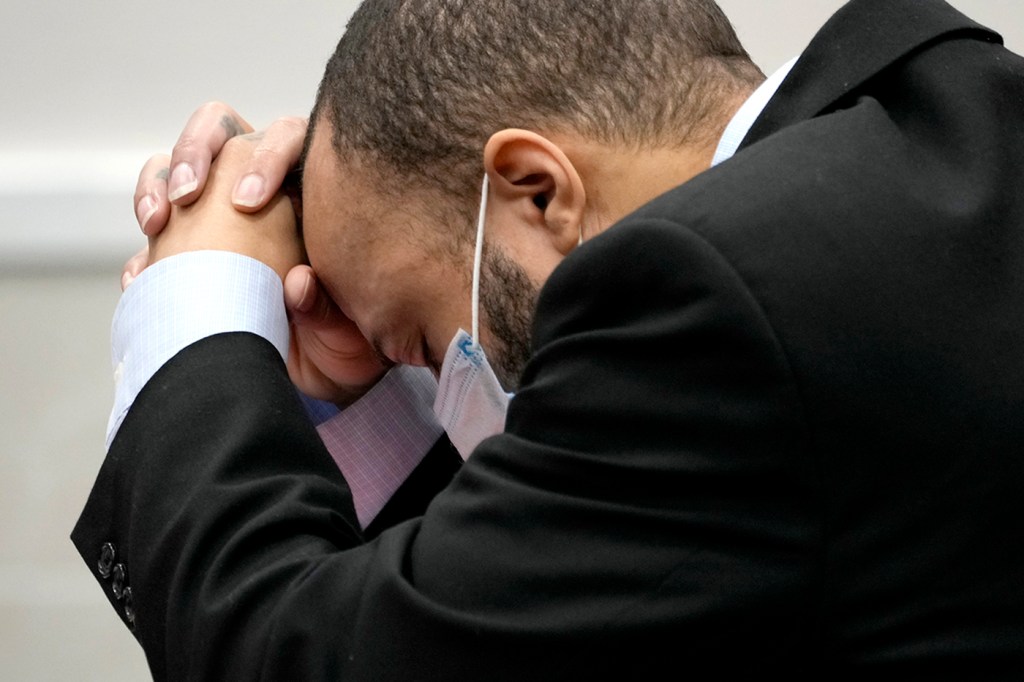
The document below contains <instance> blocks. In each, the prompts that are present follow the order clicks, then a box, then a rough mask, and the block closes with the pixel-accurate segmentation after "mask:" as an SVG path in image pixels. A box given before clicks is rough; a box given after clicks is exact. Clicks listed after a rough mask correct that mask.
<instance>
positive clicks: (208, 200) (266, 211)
mask: <svg viewBox="0 0 1024 682" xmlns="http://www.w3.org/2000/svg"><path fill="white" fill-rule="evenodd" d="M305 132H306V121H305V120H304V119H299V118H283V119H278V120H277V121H275V122H274V123H272V124H271V125H270V126H269V127H268V128H267V129H266V130H265V131H262V132H259V133H255V132H253V128H252V126H251V125H249V124H248V123H247V122H246V121H245V120H244V119H243V118H242V117H241V116H239V115H238V114H237V113H236V112H235V111H234V110H233V109H232V108H231V107H229V106H227V105H226V104H222V103H218V102H214V103H210V104H206V105H204V106H203V107H201V108H199V109H198V110H197V111H196V112H195V113H194V114H193V115H192V117H191V118H190V119H189V121H188V123H187V124H186V126H185V129H184V131H183V132H182V133H181V136H180V137H179V138H178V142H177V144H176V145H175V147H174V150H173V152H172V154H171V155H170V156H167V155H157V156H154V157H152V158H150V160H149V161H148V162H147V163H146V165H145V166H144V167H143V169H142V172H141V173H140V175H139V180H138V184H137V185H136V189H135V214H136V217H137V219H138V221H139V226H140V227H141V228H142V231H143V233H144V234H145V235H146V236H147V237H148V238H149V246H148V247H147V248H145V249H143V250H142V251H140V252H139V253H138V254H136V255H135V256H133V257H132V258H131V259H130V260H129V261H128V262H127V263H126V264H125V267H124V272H123V273H122V276H121V287H122V289H124V288H127V287H128V286H129V285H131V283H132V282H133V281H134V279H135V278H136V277H137V276H138V275H139V274H140V273H141V272H142V271H143V270H144V269H145V268H146V267H147V266H148V265H151V264H152V263H155V262H157V261H159V260H161V259H164V258H169V257H171V256H174V255H177V254H180V253H184V252H188V251H199V250H208V249H212V250H222V251H233V252H236V253H240V254H242V255H245V256H250V257H252V258H256V259H257V260H260V261H262V262H263V263H265V264H266V265H268V266H270V267H271V268H273V270H274V271H275V272H276V273H277V274H278V275H279V276H280V277H281V279H282V281H283V283H284V300H285V308H286V310H287V312H288V319H289V323H290V327H291V344H290V347H289V357H288V363H287V364H288V373H289V375H290V377H291V379H292V381H293V382H294V383H295V385H296V386H297V387H298V388H299V390H301V391H302V392H303V393H305V394H307V395H309V396H311V397H314V398H317V399H320V400H328V401H331V402H334V403H336V404H339V405H347V404H349V403H351V402H352V401H353V400H355V399H357V398H358V397H360V396H361V395H363V394H364V393H365V392H366V391H367V390H369V388H370V387H372V386H373V385H374V384H375V383H376V382H377V381H378V380H379V379H380V377H381V376H382V375H383V374H384V372H385V371H386V369H387V368H386V367H385V366H384V364H382V363H381V361H380V359H379V358H378V356H377V354H376V353H375V352H374V350H373V349H372V347H371V346H370V344H369V343H368V342H367V341H366V339H365V338H364V337H363V335H362V334H361V333H360V331H359V329H358V328H357V327H356V325H355V324H354V323H353V322H352V321H351V320H349V319H348V318H347V317H346V316H345V315H344V314H343V313H342V312H341V310H340V309H339V308H338V306H337V305H336V304H335V303H334V301H332V300H331V298H330V296H328V294H327V292H326V291H324V289H323V287H321V286H320V285H319V284H318V282H317V278H316V274H315V273H314V272H313V270H312V268H310V267H309V265H308V264H307V263H306V254H305V250H304V247H303V244H302V239H301V236H300V234H299V230H298V227H297V221H296V211H295V209H299V210H300V211H301V204H300V203H299V198H298V197H297V196H294V193H293V196H292V197H289V196H287V195H286V194H285V193H284V192H283V191H282V188H283V187H284V185H285V181H286V178H287V177H288V174H289V173H290V172H291V171H292V170H293V169H294V167H295V165H296V164H297V163H298V160H299V156H300V154H301V151H302V145H303V140H304V138H305ZM289 198H291V199H292V201H289ZM293 202H294V203H293Z"/></svg>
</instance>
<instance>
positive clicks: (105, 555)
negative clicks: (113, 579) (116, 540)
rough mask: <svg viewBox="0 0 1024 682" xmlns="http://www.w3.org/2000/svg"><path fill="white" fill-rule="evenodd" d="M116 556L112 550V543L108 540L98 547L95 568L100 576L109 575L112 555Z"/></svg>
mask: <svg viewBox="0 0 1024 682" xmlns="http://www.w3.org/2000/svg"><path fill="white" fill-rule="evenodd" d="M116 556H117V552H115V551H114V545H112V544H111V543H109V542H107V543H104V545H103V547H101V548H100V560H99V561H98V562H96V570H97V571H98V572H99V574H100V576H101V577H103V578H109V577H110V571H111V568H112V567H113V566H114V557H116Z"/></svg>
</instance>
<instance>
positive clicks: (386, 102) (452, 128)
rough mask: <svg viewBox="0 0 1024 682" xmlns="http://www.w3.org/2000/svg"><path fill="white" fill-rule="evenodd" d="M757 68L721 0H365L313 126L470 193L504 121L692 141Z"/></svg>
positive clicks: (406, 173) (360, 151) (344, 144)
mask: <svg viewBox="0 0 1024 682" xmlns="http://www.w3.org/2000/svg"><path fill="white" fill-rule="evenodd" d="M761 78H763V75H762V74H761V72H760V70H759V69H757V67H756V66H754V65H753V63H752V62H751V61H750V57H749V56H748V55H747V52H746V51H745V50H744V49H743V46H742V45H741V44H740V42H739V40H738V39H737V37H736V34H735V32H734V31H733V28H732V25H731V24H730V23H729V21H728V19H727V18H726V17H725V15H724V14H723V13H722V11H721V10H720V9H719V7H718V5H717V4H716V3H715V2H712V1H711V0H364V2H363V3H362V4H361V5H360V7H359V8H358V9H357V10H356V12H355V14H354V15H353V16H352V18H351V20H350V21H349V24H348V28H347V30H346V32H345V34H344V35H343V36H342V38H341V41H340V42H339V43H338V47H337V49H336V51H335V52H334V55H333V56H332V57H331V59H330V61H329V62H328V64H327V68H326V73H325V75H324V78H323V81H322V82H321V84H320V89H319V93H318V94H317V99H316V104H315V106H314V109H313V114H312V117H311V126H314V125H316V122H317V120H318V119H320V118H323V119H324V120H326V121H327V122H329V123H330V125H331V128H332V134H333V137H332V142H333V145H334V148H335V150H336V152H337V153H338V154H339V156H340V157H341V158H343V159H344V158H345V157H346V156H347V155H350V154H353V153H354V154H357V155H358V156H359V157H360V158H361V159H364V160H369V161H371V164H372V165H373V166H374V167H375V168H378V169H380V170H381V171H382V172H383V173H385V174H397V175H398V176H400V177H401V178H403V179H405V180H407V181H411V182H420V183H423V184H425V185H427V186H431V185H434V186H436V187H439V188H442V189H443V190H445V191H446V192H448V193H449V194H450V195H452V196H453V197H459V198H463V197H466V198H468V197H470V196H476V194H477V193H478V192H479V181H480V177H481V175H482V173H483V168H482V163H481V158H482V156H481V155H482V151H483V146H484V144H485V143H486V141H487V139H488V138H489V137H490V135H491V134H493V133H494V132H496V131H498V130H501V129H504V128H526V129H529V130H534V131H537V132H539V133H541V134H544V133H545V132H546V133H553V132H575V133H578V134H581V135H584V136H586V137H588V138H590V139H594V140H596V141H601V142H605V143H611V144H616V145H622V146H626V147H627V148H644V147H648V148H650V147H657V146H682V145H683V144H686V143H691V142H694V141H700V140H702V139H703V138H709V139H710V137H711V135H714V134H718V133H720V132H721V131H720V128H717V129H715V130H711V129H710V128H709V125H712V124H716V123H717V122H720V120H719V119H720V118H721V116H722V113H723V112H722V108H723V105H724V104H725V103H726V101H727V100H729V101H731V100H732V99H734V98H735V94H736V93H737V92H739V90H740V89H741V88H742V87H745V86H752V85H754V84H756V83H757V82H758V81H759V80H760V79H761ZM311 134H312V133H311ZM386 176H387V175H385V177H386Z"/></svg>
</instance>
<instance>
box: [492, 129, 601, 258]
mask: <svg viewBox="0 0 1024 682" xmlns="http://www.w3.org/2000/svg"><path fill="white" fill-rule="evenodd" d="M484 170H485V171H486V172H487V176H488V179H489V182H490V185H491V189H492V192H493V194H494V199H495V201H494V205H495V206H496V207H498V206H500V207H501V209H500V210H505V211H511V212H512V214H513V215H514V217H515V218H516V220H517V222H519V223H520V224H522V223H526V224H530V225H533V226H536V227H538V228H540V229H543V230H545V231H546V233H547V236H548V238H549V239H550V241H551V243H552V245H553V246H554V247H555V248H556V249H557V250H558V251H559V253H561V254H562V255H565V254H567V253H569V251H571V250H572V249H573V248H574V247H576V245H577V244H578V243H579V238H580V226H581V225H582V223H583V211H584V208H585V206H586V193H585V192H584V189H583V181H582V180H581V179H580V175H579V173H578V172H577V171H576V168H575V167H574V166H573V164H572V162H571V161H570V160H569V158H568V157H567V156H566V155H565V153H564V152H563V151H562V150H561V149H559V148H558V146H557V145H555V144H554V143H553V142H551V141H550V140H548V139H547V138H546V137H543V136H541V135H538V134H537V133H534V132H531V131H529V130H520V129H517V128H508V129H506V130H502V131H499V132H497V133H495V134H494V135H492V136H491V139H489V140H488V141H487V144H486V146H485V147H484Z"/></svg>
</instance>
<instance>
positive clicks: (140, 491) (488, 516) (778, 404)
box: [73, 221, 818, 680]
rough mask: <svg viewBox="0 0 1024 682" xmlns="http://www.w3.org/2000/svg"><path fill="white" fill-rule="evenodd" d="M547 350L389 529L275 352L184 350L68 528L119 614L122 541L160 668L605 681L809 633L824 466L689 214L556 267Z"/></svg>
mask: <svg viewBox="0 0 1024 682" xmlns="http://www.w3.org/2000/svg"><path fill="white" fill-rule="evenodd" d="M534 344H535V353H534V357H533V359H532V360H531V363H530V365H529V366H528V368H527V370H526V374H525V376H524V378H523V382H522V385H521V390H520V392H519V393H518V394H517V396H516V398H515V399H514V400H513V401H512V405H511V408H510V412H509V416H508V423H507V428H506V432H505V433H504V434H501V435H499V436H496V437H493V438H491V439H488V440H486V441H484V442H483V443H482V444H481V445H480V447H479V448H478V449H477V451H476V452H475V453H474V454H473V456H472V457H471V458H470V459H469V461H468V462H467V463H466V464H465V465H464V466H463V467H462V469H461V470H460V471H459V472H458V473H457V474H456V475H455V478H454V479H453V481H452V483H451V484H450V485H448V487H447V488H445V489H444V490H443V491H442V492H441V493H440V494H439V495H437V496H436V497H434V498H433V501H432V502H430V504H429V506H427V507H426V510H425V513H424V514H423V516H421V517H418V518H414V519H410V520H408V521H404V522H402V523H398V524H397V525H395V526H393V527H390V528H388V529H386V530H384V531H383V532H381V534H380V535H379V536H378V537H376V538H374V539H372V540H370V541H366V540H365V539H364V537H363V535H362V533H361V532H360V530H359V527H358V524H357V523H356V521H355V514H354V511H353V508H352V504H351V499H350V497H349V495H348V492H347V487H346V484H345V481H344V480H343V479H342V477H341V476H340V474H339V472H338V470H337V468H336V467H335V466H334V465H333V463H332V461H331V459H330V457H329V455H327V453H326V452H325V451H324V450H323V446H322V444H321V443H320V441H319V439H318V438H317V435H316V432H315V431H314V430H313V429H312V427H311V426H310V425H309V423H308V420H306V419H305V417H304V415H303V413H302V409H301V406H300V404H299V403H298V401H297V400H291V399H283V398H282V397H281V396H287V395H289V394H290V388H289V386H290V384H288V380H287V375H286V373H285V371H284V367H283V364H282V363H281V361H280V358H279V357H275V353H274V351H273V348H272V347H270V346H269V345H268V344H267V343H266V342H264V341H262V340H261V339H258V338H256V337H253V336H250V335H245V334H237V335H222V336H218V337H212V338H209V339H206V340H204V341H202V342H200V343H197V344H195V345H193V346H191V347H189V348H187V349H186V350H185V351H183V352H182V353H180V354H179V355H178V356H176V357H175V358H174V359H173V360H172V361H171V362H170V363H168V365H166V366H165V367H164V368H163V369H162V370H161V371H160V372H159V373H158V374H157V376H155V377H154V378H153V379H152V380H151V381H150V383H149V384H147V386H146V387H145V389H144V390H143V392H142V393H141V394H140V396H139V398H138V400H137V401H136V403H135V406H134V407H133V408H132V411H131V412H130V413H129V415H128V417H127V418H126V420H125V423H124V425H123V426H122V428H121V431H120V432H119V434H118V436H117V439H116V440H115V442H114V444H113V446H112V448H111V450H110V453H109V454H108V457H107V460H106V462H105V464H104V466H103V469H102V470H101V472H100V475H99V479H98V480H97V483H96V485H95V487H94V490H93V492H92V495H91V497H90V499H89V502H88V503H87V506H86V509H85V511H84V512H83V515H82V518H81V519H80V521H79V524H78V526H77V527H76V529H75V532H74V535H73V538H74V541H75V543H76V545H77V546H78V548H79V550H80V552H81V553H82V555H83V557H84V558H85V560H86V561H87V562H88V563H89V564H90V566H92V567H93V570H94V572H96V573H97V577H98V580H99V581H100V582H101V584H102V585H103V586H104V589H105V590H106V591H107V593H108V595H110V599H111V603H112V604H113V605H114V606H115V608H118V609H119V610H120V611H121V612H122V613H123V610H124V609H123V607H124V600H123V599H118V598H117V597H116V596H115V595H113V594H112V589H111V579H110V578H109V577H104V576H103V575H102V572H101V571H100V570H99V567H101V566H102V551H103V549H104V548H105V547H107V545H108V544H109V545H110V546H112V547H113V548H114V549H115V551H116V559H114V560H113V561H114V563H123V565H124V569H125V572H126V573H127V584H128V585H130V586H131V588H132V591H133V592H132V597H133V603H132V607H133V612H134V624H133V626H134V633H135V635H136V637H137V638H138V639H139V641H140V642H141V644H142V646H143V647H144V649H145V650H146V654H147V656H148V658H149V662H150V666H151V668H152V670H153V673H154V676H155V677H156V678H157V679H166V678H172V679H178V678H189V679H192V678H196V679H207V678H210V679H247V680H250V679H285V678H288V679H304V680H315V679H350V680H387V679H395V680H405V679H419V680H428V679H460V678H461V679H492V680H502V679H508V680H522V679H568V678H576V679H586V678H587V677H588V676H591V677H593V676H597V677H598V678H602V679H604V678H607V677H606V676H607V675H611V674H620V675H629V676H636V675H641V674H645V673H650V672H651V671H655V670H660V669H661V668H662V666H663V665H664V664H666V663H667V664H671V665H676V664H678V662H679V661H680V660H681V657H682V658H683V659H684V660H686V661H687V666H688V669H689V670H691V671H693V672H698V671H702V670H712V669H713V670H716V671H718V672H719V673H721V672H728V671H730V670H734V669H738V668H745V666H752V667H754V668H756V669H761V670H763V669H765V666H766V665H769V664H770V662H771V661H772V660H775V658H776V657H778V658H784V657H785V655H786V654H787V653H791V651H790V650H791V649H792V648H794V647H796V646H798V644H799V645H803V644H805V643H806V641H807V635H808V632H807V630H808V629H810V628H813V627H814V624H813V604H811V603H809V601H810V598H809V597H808V596H807V595H809V594H814V590H813V589H810V588H812V587H813V585H811V583H812V581H813V579H814V578H813V576H814V574H815V562H816V558H815V551H816V549H815V548H816V547H817V538H818V529H817V527H816V523H815V522H814V521H813V519H815V518H816V501H815V500H814V494H813V492H814V489H815V486H814V467H813V466H812V464H811V463H809V462H808V461H806V454H805V451H804V446H803V440H804V438H805V434H804V429H803V426H802V420H801V416H800V415H801V412H800V408H799V396H798V395H797V393H796V390H795V388H794V381H793V378H792V376H791V375H790V373H789V371H788V369H787V365H786V362H785V358H784V357H783V355H782V353H781V351H780V350H779V348H778V345H777V344H776V343H775V342H774V340H773V336H772V334H771V330H770V327H769V326H768V325H767V323H766V322H765V316H764V313H763V311H761V310H760V309H759V308H758V307H757V305H756V302H755V300H754V298H753V297H752V296H751V294H750V292H749V291H748V288H747V286H746V285H745V284H744V283H743V282H741V281H739V280H738V278H737V277H736V276H735V274H734V273H733V271H732V269H731V268H730V267H729V266H728V264H727V263H725V262H724V261H723V259H722V258H721V257H720V256H719V255H718V254H717V253H716V252H715V251H714V250H713V249H711V248H710V247H709V246H707V245H706V244H705V243H704V242H703V241H701V240H700V239H699V238H698V237H696V236H694V235H693V234H692V233H690V232H688V231H687V230H685V229H683V228H680V227H678V226H676V225H673V224H670V223H660V222H657V221H647V222H644V223H641V224H634V225H623V226H620V227H617V228H614V229H612V230H610V231H609V232H608V233H607V234H606V235H604V236H602V237H600V238H598V239H595V240H593V242H591V243H588V244H587V245H584V246H583V247H581V248H580V249H578V250H577V252H575V253H574V254H573V255H572V256H571V257H570V258H569V259H567V260H566V262H565V263H563V265H562V266H560V267H559V269H558V270H556V272H555V274H554V275H553V276H552V278H551V281H549V283H548V284H547V286H546V287H545V289H544V291H543V292H542V295H541V300H540V303H539V307H538V312H537V318H536V325H535V334H534ZM98 562H99V563H98ZM108 563H109V562H108ZM798 595H800V596H798ZM737 648H741V649H743V651H744V652H745V653H744V655H743V656H736V655H735V653H734V652H735V651H736V649H737ZM769 667H770V666H769Z"/></svg>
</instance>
